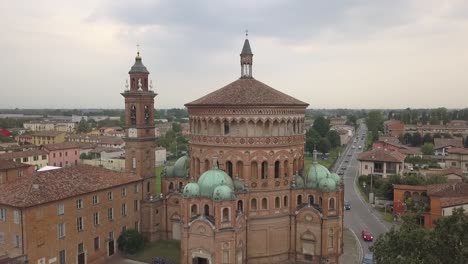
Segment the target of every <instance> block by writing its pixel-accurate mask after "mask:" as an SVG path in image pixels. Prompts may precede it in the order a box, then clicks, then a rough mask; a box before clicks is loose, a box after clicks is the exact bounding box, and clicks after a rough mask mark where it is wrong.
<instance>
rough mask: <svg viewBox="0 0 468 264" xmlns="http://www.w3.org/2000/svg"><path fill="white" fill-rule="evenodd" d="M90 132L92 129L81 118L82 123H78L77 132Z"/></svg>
mask: <svg viewBox="0 0 468 264" xmlns="http://www.w3.org/2000/svg"><path fill="white" fill-rule="evenodd" d="M89 131H90V128H89V126H88V122H86V120H85V119H84V118H81V120H80V123H78V128H77V129H76V132H78V133H87V132H89Z"/></svg>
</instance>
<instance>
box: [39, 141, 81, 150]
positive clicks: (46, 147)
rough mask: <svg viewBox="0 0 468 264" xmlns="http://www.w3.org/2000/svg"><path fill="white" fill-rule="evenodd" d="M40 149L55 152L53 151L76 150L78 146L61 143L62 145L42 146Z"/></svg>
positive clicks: (70, 143)
mask: <svg viewBox="0 0 468 264" xmlns="http://www.w3.org/2000/svg"><path fill="white" fill-rule="evenodd" d="M42 148H44V149H46V150H48V151H55V150H63V149H78V148H80V146H78V144H76V143H73V142H63V143H56V144H47V145H43V146H42Z"/></svg>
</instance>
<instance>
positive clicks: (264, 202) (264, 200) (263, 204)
mask: <svg viewBox="0 0 468 264" xmlns="http://www.w3.org/2000/svg"><path fill="white" fill-rule="evenodd" d="M262 209H265V210H266V209H268V201H267V198H263V199H262Z"/></svg>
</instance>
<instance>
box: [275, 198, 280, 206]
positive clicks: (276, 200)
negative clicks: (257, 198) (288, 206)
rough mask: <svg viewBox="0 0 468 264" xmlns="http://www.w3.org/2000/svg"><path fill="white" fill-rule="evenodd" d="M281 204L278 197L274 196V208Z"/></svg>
mask: <svg viewBox="0 0 468 264" xmlns="http://www.w3.org/2000/svg"><path fill="white" fill-rule="evenodd" d="M280 206H281V200H280V198H279V197H276V198H275V208H280Z"/></svg>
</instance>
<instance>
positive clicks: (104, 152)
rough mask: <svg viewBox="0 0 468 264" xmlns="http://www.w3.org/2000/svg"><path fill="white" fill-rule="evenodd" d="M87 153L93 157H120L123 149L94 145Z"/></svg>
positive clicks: (123, 152)
mask: <svg viewBox="0 0 468 264" xmlns="http://www.w3.org/2000/svg"><path fill="white" fill-rule="evenodd" d="M89 153H92V154H93V157H94V159H115V158H119V157H122V155H123V154H125V151H124V150H123V149H120V148H110V147H96V148H94V149H92V150H91V151H90V152H89Z"/></svg>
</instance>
